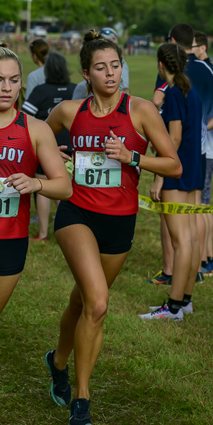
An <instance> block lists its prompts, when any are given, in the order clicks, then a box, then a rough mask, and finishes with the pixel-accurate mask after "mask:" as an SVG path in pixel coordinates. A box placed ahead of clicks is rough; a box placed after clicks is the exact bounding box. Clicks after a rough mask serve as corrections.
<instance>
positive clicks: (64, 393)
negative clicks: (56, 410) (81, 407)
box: [45, 350, 71, 406]
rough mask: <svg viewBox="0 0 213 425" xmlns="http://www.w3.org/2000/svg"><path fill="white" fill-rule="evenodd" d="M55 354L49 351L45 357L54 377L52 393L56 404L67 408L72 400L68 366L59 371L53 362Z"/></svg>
mask: <svg viewBox="0 0 213 425" xmlns="http://www.w3.org/2000/svg"><path fill="white" fill-rule="evenodd" d="M54 352H55V350H52V351H49V352H48V353H47V354H46V356H45V362H46V365H47V367H48V369H49V371H50V373H51V375H52V382H51V387H50V392H51V396H52V398H53V400H54V401H55V403H56V404H58V405H59V406H67V405H68V404H69V402H70V399H71V388H70V383H69V375H68V366H67V367H66V369H63V370H59V369H57V368H56V367H55V365H54V362H53V356H54Z"/></svg>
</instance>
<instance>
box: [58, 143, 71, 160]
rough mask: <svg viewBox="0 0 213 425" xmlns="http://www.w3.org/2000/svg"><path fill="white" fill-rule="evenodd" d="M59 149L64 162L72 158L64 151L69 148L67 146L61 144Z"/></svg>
mask: <svg viewBox="0 0 213 425" xmlns="http://www.w3.org/2000/svg"><path fill="white" fill-rule="evenodd" d="M58 149H59V152H60V154H61V157H62V159H63V161H64V162H67V161H70V160H71V157H70V156H69V155H67V154H66V153H64V151H65V150H66V149H67V146H65V145H61V146H58Z"/></svg>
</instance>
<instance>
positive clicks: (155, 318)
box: [138, 315, 183, 322]
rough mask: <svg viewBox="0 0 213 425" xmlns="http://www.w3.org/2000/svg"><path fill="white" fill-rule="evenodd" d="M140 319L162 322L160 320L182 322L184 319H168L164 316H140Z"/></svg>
mask: <svg viewBox="0 0 213 425" xmlns="http://www.w3.org/2000/svg"><path fill="white" fill-rule="evenodd" d="M138 317H140V319H142V320H160V319H164V320H166V319H168V320H174V322H181V321H182V320H183V317H174V318H173V317H166V316H165V315H162V316H158V317H143V316H138Z"/></svg>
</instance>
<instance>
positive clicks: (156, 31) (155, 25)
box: [0, 0, 213, 37]
mask: <svg viewBox="0 0 213 425" xmlns="http://www.w3.org/2000/svg"><path fill="white" fill-rule="evenodd" d="M28 1H29V0H28ZM211 6H212V0H170V1H169V2H168V0H131V1H130V0H45V1H44V0H32V1H31V17H32V21H33V20H37V21H38V20H39V19H40V18H42V17H44V16H48V17H49V16H51V17H53V18H55V19H57V20H58V23H59V25H60V26H61V28H62V27H63V29H64V27H66V28H69V29H79V30H81V29H84V28H88V27H94V26H95V27H101V26H106V25H107V26H114V25H115V24H116V23H117V22H120V23H121V24H122V25H123V28H124V29H125V30H128V33H129V34H133V33H138V34H146V33H151V34H152V35H153V36H154V37H155V36H162V35H165V34H167V33H168V31H169V29H170V28H171V27H172V26H173V25H174V24H176V23H178V22H186V23H189V24H190V25H192V27H193V28H194V29H198V30H201V31H204V32H205V33H207V34H208V35H213V15H212V14H211ZM0 8H1V17H0V21H1V22H10V21H13V22H15V23H16V24H17V23H19V22H20V16H19V13H20V11H21V10H24V9H26V8H27V1H21V0H7V2H5V0H0Z"/></svg>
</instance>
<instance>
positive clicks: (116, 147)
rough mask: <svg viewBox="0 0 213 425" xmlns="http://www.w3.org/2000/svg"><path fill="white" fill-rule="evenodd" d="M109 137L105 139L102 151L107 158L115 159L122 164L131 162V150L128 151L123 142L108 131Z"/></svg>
mask: <svg viewBox="0 0 213 425" xmlns="http://www.w3.org/2000/svg"><path fill="white" fill-rule="evenodd" d="M110 136H111V139H107V141H106V143H105V147H104V151H105V153H106V154H107V156H108V158H110V159H116V160H117V161H119V162H123V163H124V164H131V162H132V151H129V150H128V149H127V148H126V146H125V145H124V143H122V142H121V141H120V139H118V137H117V136H116V135H115V133H113V131H110Z"/></svg>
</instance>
